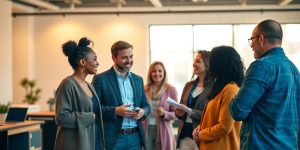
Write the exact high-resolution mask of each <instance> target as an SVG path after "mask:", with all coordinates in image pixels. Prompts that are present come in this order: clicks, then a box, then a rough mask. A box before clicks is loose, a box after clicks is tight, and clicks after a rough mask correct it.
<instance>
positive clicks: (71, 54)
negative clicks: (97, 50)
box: [62, 37, 94, 70]
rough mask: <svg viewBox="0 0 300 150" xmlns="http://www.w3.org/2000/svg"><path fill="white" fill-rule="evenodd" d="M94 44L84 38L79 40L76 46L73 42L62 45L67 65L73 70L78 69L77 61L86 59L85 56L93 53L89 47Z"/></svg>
mask: <svg viewBox="0 0 300 150" xmlns="http://www.w3.org/2000/svg"><path fill="white" fill-rule="evenodd" d="M91 43H92V44H93V45H94V43H93V42H92V41H91V40H89V39H88V38H86V37H83V38H81V39H80V40H79V42H78V45H77V43H76V42H75V41H68V42H66V43H64V44H63V45H62V49H63V53H64V54H65V56H67V57H68V61H69V64H70V65H71V66H72V68H73V69H74V70H76V69H77V68H78V60H80V59H83V58H86V56H87V55H88V54H89V53H91V52H94V51H93V50H92V49H91V48H90V47H88V46H89V45H90V44H91Z"/></svg>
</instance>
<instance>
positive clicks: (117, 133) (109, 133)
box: [92, 41, 150, 150]
mask: <svg viewBox="0 0 300 150" xmlns="http://www.w3.org/2000/svg"><path fill="white" fill-rule="evenodd" d="M132 51H133V50H132V45H131V44H129V43H127V42H125V41H117V42H115V43H114V44H113V45H112V47H111V54H112V59H113V61H114V65H113V66H112V67H111V68H110V69H109V70H107V71H105V72H103V73H100V74H98V75H96V76H95V77H94V79H93V82H92V83H93V85H94V87H95V89H96V93H97V95H98V97H99V99H100V102H101V109H102V114H103V124H104V135H105V145H106V149H107V150H128V149H130V150H140V149H141V147H142V146H144V131H143V128H142V124H141V120H142V119H144V118H145V117H146V116H147V115H148V114H149V112H150V106H149V104H148V102H147V99H146V95H145V91H144V83H143V79H142V77H140V76H138V75H136V74H134V73H132V72H130V69H131V67H132V64H133V53H132ZM134 109H137V110H134Z"/></svg>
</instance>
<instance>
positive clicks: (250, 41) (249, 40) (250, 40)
mask: <svg viewBox="0 0 300 150" xmlns="http://www.w3.org/2000/svg"><path fill="white" fill-rule="evenodd" d="M259 36H260V35H257V36H253V37H251V38H250V39H248V42H249V44H250V45H252V40H253V39H255V38H257V37H259Z"/></svg>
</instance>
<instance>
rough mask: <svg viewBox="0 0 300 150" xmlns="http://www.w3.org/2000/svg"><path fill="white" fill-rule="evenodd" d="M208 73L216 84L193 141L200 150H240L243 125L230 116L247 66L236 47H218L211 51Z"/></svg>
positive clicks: (209, 95)
mask: <svg viewBox="0 0 300 150" xmlns="http://www.w3.org/2000/svg"><path fill="white" fill-rule="evenodd" d="M209 70H210V73H211V77H212V78H213V79H214V81H215V82H214V85H213V87H212V89H211V91H210V93H209V94H208V99H209V102H208V104H207V106H206V109H205V111H204V114H203V116H202V120H201V122H200V124H199V126H198V127H197V128H196V129H195V130H194V131H193V138H194V139H195V140H196V141H199V142H200V144H199V149H201V150H206V149H207V150H210V149H213V150H218V149H219V150H221V149H222V150H224V149H225V150H238V149H239V148H240V140H239V139H240V138H239V137H240V128H241V122H239V121H235V120H234V119H233V118H232V117H231V115H230V112H229V103H230V102H231V100H232V99H233V97H234V96H235V95H236V94H237V92H238V91H239V87H240V85H241V84H242V81H243V78H244V70H245V69H244V64H243V62H242V60H241V57H240V55H239V54H238V53H237V52H236V50H235V49H234V48H233V47H230V46H219V47H215V48H213V49H212V51H211V57H210V65H209Z"/></svg>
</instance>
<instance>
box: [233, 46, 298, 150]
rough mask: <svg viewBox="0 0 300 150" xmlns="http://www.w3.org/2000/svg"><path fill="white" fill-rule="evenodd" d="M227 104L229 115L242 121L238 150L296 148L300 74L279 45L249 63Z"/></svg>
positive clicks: (289, 149) (287, 149)
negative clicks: (229, 102)
mask: <svg viewBox="0 0 300 150" xmlns="http://www.w3.org/2000/svg"><path fill="white" fill-rule="evenodd" d="M229 107H230V113H231V115H232V117H233V118H234V119H235V120H242V121H243V124H242V128H241V135H240V136H241V137H240V138H241V144H240V145H241V150H250V149H255V150H261V149H263V150H267V149H270V150H272V149H273V150H275V149H282V150H294V149H297V132H298V130H299V125H300V123H299V121H300V75H299V71H298V70H297V68H296V67H295V65H294V64H293V63H292V62H291V61H290V60H289V59H288V58H287V57H286V56H285V54H284V51H283V49H282V48H273V49H270V50H269V51H268V52H267V53H266V54H264V56H263V57H261V58H260V59H257V60H256V61H254V62H253V63H252V64H251V65H250V67H249V69H248V70H247V72H246V75H245V79H244V82H243V84H242V86H241V88H240V91H239V93H238V94H237V96H236V97H235V98H234V99H233V101H232V102H231V104H230V106H229Z"/></svg>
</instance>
